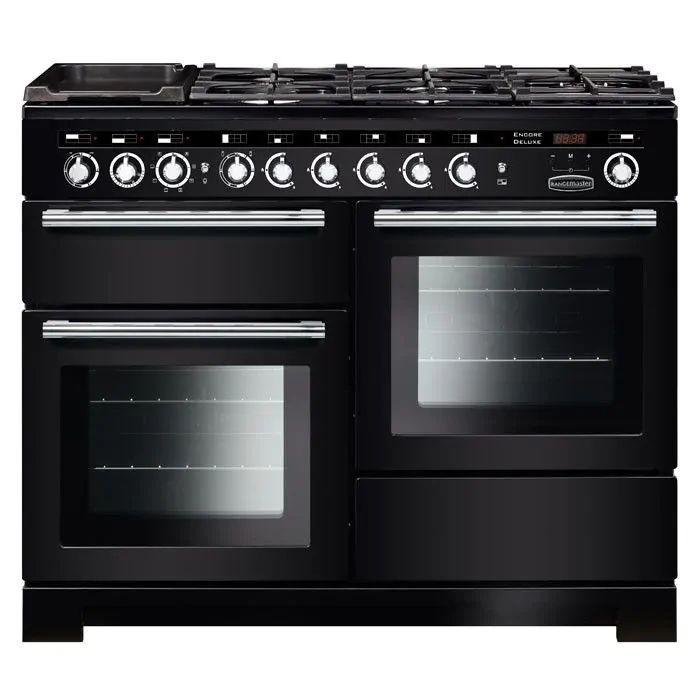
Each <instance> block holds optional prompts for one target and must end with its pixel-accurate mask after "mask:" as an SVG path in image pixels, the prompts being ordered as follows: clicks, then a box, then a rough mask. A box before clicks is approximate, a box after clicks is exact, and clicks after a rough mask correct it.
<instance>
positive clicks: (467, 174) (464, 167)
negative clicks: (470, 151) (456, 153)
mask: <svg viewBox="0 0 700 700" xmlns="http://www.w3.org/2000/svg"><path fill="white" fill-rule="evenodd" d="M455 177H456V178H457V179H458V180H459V181H460V182H462V183H464V184H465V185H466V184H467V183H469V182H472V180H475V179H476V168H475V167H474V166H473V165H472V164H471V163H460V164H459V165H458V166H457V168H456V169H455Z"/></svg>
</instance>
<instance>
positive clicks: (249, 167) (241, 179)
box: [219, 153, 255, 188]
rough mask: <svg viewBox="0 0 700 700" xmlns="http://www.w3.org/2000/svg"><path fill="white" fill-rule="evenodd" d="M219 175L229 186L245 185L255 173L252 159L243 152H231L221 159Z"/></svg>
mask: <svg viewBox="0 0 700 700" xmlns="http://www.w3.org/2000/svg"><path fill="white" fill-rule="evenodd" d="M219 175H220V176H221V179H222V180H223V181H224V183H225V184H226V185H228V186H229V187H237V188H238V187H245V186H246V185H247V184H248V183H249V182H250V181H251V180H252V179H253V176H254V175H255V168H254V167H253V161H252V160H251V159H250V158H249V157H248V156H247V155H245V153H231V154H230V155H228V156H226V157H225V158H224V159H223V160H222V161H221V165H220V166H219Z"/></svg>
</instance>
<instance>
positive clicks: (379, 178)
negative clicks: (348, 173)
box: [355, 153, 386, 188]
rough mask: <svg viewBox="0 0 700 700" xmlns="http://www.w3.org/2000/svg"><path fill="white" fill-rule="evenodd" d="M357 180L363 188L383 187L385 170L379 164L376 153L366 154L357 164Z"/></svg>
mask: <svg viewBox="0 0 700 700" xmlns="http://www.w3.org/2000/svg"><path fill="white" fill-rule="evenodd" d="M355 171H356V172H357V178H358V180H359V181H360V182H361V183H362V184H363V185H364V186H365V187H375V188H376V187H382V186H383V185H384V177H385V176H386V170H385V169H384V166H383V165H382V164H381V163H380V162H379V159H378V158H377V154H376V153H368V154H367V155H364V156H362V158H360V160H359V161H358V162H357V166H356V168H355Z"/></svg>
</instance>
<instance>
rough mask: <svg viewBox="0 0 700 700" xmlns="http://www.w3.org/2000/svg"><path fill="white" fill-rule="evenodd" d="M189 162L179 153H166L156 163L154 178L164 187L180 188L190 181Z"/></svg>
mask: <svg viewBox="0 0 700 700" xmlns="http://www.w3.org/2000/svg"><path fill="white" fill-rule="evenodd" d="M190 172H191V168H190V162H189V160H187V158H185V156H183V155H181V154H180V153H166V154H165V155H164V156H161V157H160V158H159V159H158V162H157V163H156V178H158V182H160V184H161V185H163V186H164V187H169V188H174V187H182V185H184V184H185V183H186V182H187V181H188V180H189V179H190Z"/></svg>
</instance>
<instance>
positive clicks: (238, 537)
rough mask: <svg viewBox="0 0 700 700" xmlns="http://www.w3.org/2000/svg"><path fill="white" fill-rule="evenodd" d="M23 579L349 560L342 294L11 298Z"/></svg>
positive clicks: (297, 575)
mask: <svg viewBox="0 0 700 700" xmlns="http://www.w3.org/2000/svg"><path fill="white" fill-rule="evenodd" d="M24 348H25V363H24V366H25V370H24V371H25V374H24V411H25V414H24V423H25V428H24V434H25V443H24V532H25V559H24V577H25V579H26V580H28V581H34V582H36V581H78V580H80V581H156V580H158V581H164V580H167V581H250V580H259V581H270V580H278V581H279V580H288V581H302V580H311V579H321V580H331V579H339V578H342V577H344V576H345V575H346V573H347V567H348V550H347V522H348V513H347V509H348V499H347V481H348V473H347V466H348V457H347V454H348V449H347V448H348V446H347V422H348V417H347V405H348V386H347V383H348V360H347V356H348V348H347V322H346V318H345V313H344V312H341V311H332V312H329V311H319V312H313V313H310V312H290V311H287V312H276V313H274V312H270V311H260V312H254V313H253V312H225V311H220V312H204V311H197V312H184V311H162V312H155V311H138V312H135V311H134V312H125V311H120V312H117V311H112V312H110V311H100V312H87V311H65V312H38V311H37V312H32V311H29V312H25V314H24Z"/></svg>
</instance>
